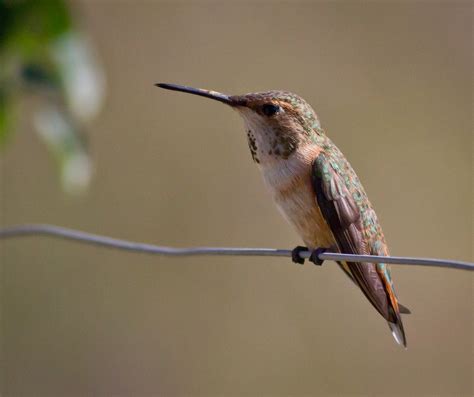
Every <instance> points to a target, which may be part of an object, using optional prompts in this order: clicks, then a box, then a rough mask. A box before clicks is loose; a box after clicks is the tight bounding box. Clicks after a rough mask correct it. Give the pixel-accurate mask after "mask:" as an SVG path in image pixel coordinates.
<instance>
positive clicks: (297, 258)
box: [291, 245, 327, 266]
mask: <svg viewBox="0 0 474 397" xmlns="http://www.w3.org/2000/svg"><path fill="white" fill-rule="evenodd" d="M306 251H309V250H308V248H307V247H303V246H301V245H298V246H297V247H295V248H294V249H293V250H292V251H291V260H292V261H293V262H294V263H299V264H300V265H302V264H304V258H302V257H301V255H300V254H301V252H306ZM326 251H327V248H316V249H315V250H314V251H313V252H312V253H311V255H310V257H309V258H308V259H309V261H310V262H313V263H314V264H315V265H317V266H321V265H322V264H323V262H324V260H322V259H319V254H322V253H323V252H326Z"/></svg>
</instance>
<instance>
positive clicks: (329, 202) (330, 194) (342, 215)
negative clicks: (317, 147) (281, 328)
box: [312, 153, 397, 322]
mask: <svg viewBox="0 0 474 397" xmlns="http://www.w3.org/2000/svg"><path fill="white" fill-rule="evenodd" d="M312 182H313V188H314V190H315V193H316V197H317V202H318V205H319V207H320V210H321V213H322V215H323V217H324V218H325V220H326V222H327V223H328V225H329V227H330V229H331V231H332V233H333V235H334V238H335V240H336V242H337V245H338V248H339V250H340V251H341V252H344V253H348V254H349V253H351V254H360V255H368V254H369V252H370V249H369V247H368V246H367V242H366V241H365V239H364V236H363V225H362V219H361V214H360V210H359V208H358V206H357V204H356V202H355V201H354V198H353V197H352V195H351V194H350V192H349V190H348V188H347V187H346V185H345V183H344V181H343V180H342V178H341V177H340V176H339V175H338V174H337V173H336V172H335V170H334V169H333V168H332V167H331V166H330V164H329V162H328V161H327V159H326V157H325V155H324V154H323V153H321V154H319V156H318V157H317V158H316V159H315V161H314V162H313V170H312ZM347 266H348V268H349V270H350V273H351V275H352V277H353V279H354V281H355V282H356V283H357V284H358V285H359V287H360V289H361V290H362V292H363V293H364V295H365V296H366V297H367V298H368V300H369V301H370V302H371V303H372V305H373V306H374V307H375V309H376V310H377V311H378V312H379V313H380V314H381V315H382V316H383V317H384V318H385V319H386V320H388V321H391V322H396V321H397V318H396V316H395V313H394V312H393V309H392V308H391V305H390V304H389V298H388V296H387V291H386V289H385V286H384V283H383V281H382V280H381V278H380V275H379V274H378V272H377V268H376V265H375V264H373V263H370V264H368V263H362V262H348V263H347Z"/></svg>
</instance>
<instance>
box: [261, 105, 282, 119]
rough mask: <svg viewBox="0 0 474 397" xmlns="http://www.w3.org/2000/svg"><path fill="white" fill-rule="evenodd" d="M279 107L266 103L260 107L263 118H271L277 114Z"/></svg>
mask: <svg viewBox="0 0 474 397" xmlns="http://www.w3.org/2000/svg"><path fill="white" fill-rule="evenodd" d="M279 110H280V106H278V105H274V104H273V103H266V104H265V105H263V106H262V112H263V114H264V115H265V116H273V115H274V114H276V113H278V111H279Z"/></svg>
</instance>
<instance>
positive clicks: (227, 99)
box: [155, 83, 235, 106]
mask: <svg viewBox="0 0 474 397" xmlns="http://www.w3.org/2000/svg"><path fill="white" fill-rule="evenodd" d="M155 85H156V86H157V87H160V88H164V89H166V90H172V91H181V92H187V93H188V94H193V95H199V96H203V97H206V98H211V99H214V100H216V101H219V102H222V103H225V104H227V105H230V106H233V105H235V103H234V101H233V100H232V97H231V96H229V95H225V94H221V93H220V92H216V91H210V90H204V89H202V88H193V87H188V86H185V85H178V84H167V83H157V84H155Z"/></svg>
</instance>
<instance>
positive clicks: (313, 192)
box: [156, 83, 410, 348]
mask: <svg viewBox="0 0 474 397" xmlns="http://www.w3.org/2000/svg"><path fill="white" fill-rule="evenodd" d="M156 86H158V87H161V88H165V89H168V90H174V91H181V92H185V93H188V94H193V95H199V96H203V97H206V98H210V99H213V100H216V101H219V102H222V103H224V104H226V105H228V106H230V107H231V108H232V109H234V110H236V111H237V113H239V114H240V116H241V117H242V118H243V121H244V124H245V130H246V133H247V140H248V146H249V149H250V154H251V157H252V160H253V161H254V162H255V163H256V164H257V166H258V168H260V171H261V174H262V176H263V180H264V183H265V185H266V186H267V188H268V189H269V191H270V193H271V195H272V197H273V200H274V201H275V203H276V205H277V207H278V209H279V210H280V212H281V213H282V214H283V216H284V217H285V218H286V220H287V221H288V222H289V223H290V224H291V225H292V226H293V227H294V229H295V230H296V232H297V233H298V235H299V236H300V237H301V239H302V240H303V242H304V244H305V246H297V247H295V249H294V250H293V251H292V259H293V261H294V262H296V263H301V264H302V263H304V259H302V258H301V256H300V253H301V252H303V251H306V250H309V251H311V252H312V253H311V256H310V258H309V260H310V261H311V262H313V263H315V264H316V265H321V264H322V261H321V260H320V259H319V254H320V253H321V252H324V251H325V250H328V249H330V250H331V251H333V252H334V251H336V252H340V253H345V254H359V255H380V256H388V255H389V251H388V247H387V243H386V241H385V237H384V234H383V232H382V228H381V226H380V223H379V221H378V219H377V215H376V213H375V211H374V209H373V207H372V205H371V203H370V201H369V199H368V197H367V194H366V192H365V190H364V188H363V186H362V184H361V182H360V180H359V178H358V177H357V175H356V173H355V171H354V170H353V168H352V167H351V165H350V164H349V162H348V160H347V159H346V157H345V156H344V155H343V154H342V152H341V151H340V150H339V149H338V148H337V146H336V145H335V144H334V143H333V142H332V141H331V140H330V139H329V138H328V136H327V135H326V133H325V131H324V130H323V129H322V127H321V124H320V121H319V119H318V116H317V115H316V113H315V111H314V110H313V108H312V107H311V106H310V105H309V104H308V103H307V102H306V101H305V100H304V99H303V98H301V97H300V96H298V95H296V94H293V93H291V92H286V91H267V92H257V93H249V94H245V95H225V94H222V93H220V92H216V91H211V90H205V89H201V88H193V87H188V86H182V85H177V84H167V83H158V84H156ZM338 264H339V266H340V267H341V269H342V270H343V271H344V273H345V274H346V275H347V276H348V277H349V278H350V279H351V280H352V281H353V282H354V284H356V285H357V286H358V287H359V288H360V290H361V291H362V292H363V294H364V295H365V296H366V298H367V299H368V300H369V302H370V303H371V304H372V306H373V307H374V308H375V309H376V310H377V311H378V312H379V313H380V314H381V315H382V317H383V318H384V319H385V320H386V321H387V323H388V326H389V328H390V331H391V333H392V335H393V337H394V339H395V341H396V342H397V343H398V344H399V345H402V346H404V347H405V348H406V346H407V341H406V336H405V331H404V329H403V323H402V319H401V315H400V313H410V311H409V309H407V308H406V307H405V306H403V305H402V304H400V303H399V302H398V299H397V295H396V293H395V288H394V284H393V280H392V276H391V273H390V268H389V266H388V265H387V264H384V263H379V264H374V263H365V262H342V261H341V262H338Z"/></svg>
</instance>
